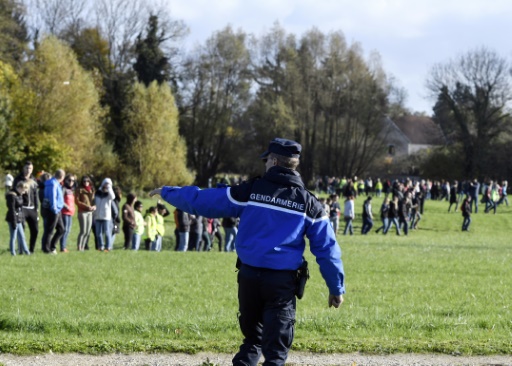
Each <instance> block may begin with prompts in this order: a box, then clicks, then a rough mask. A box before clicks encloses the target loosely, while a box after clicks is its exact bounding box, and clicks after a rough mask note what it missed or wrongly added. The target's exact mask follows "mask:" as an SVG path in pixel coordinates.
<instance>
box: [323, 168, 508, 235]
mask: <svg viewBox="0 0 512 366" xmlns="http://www.w3.org/2000/svg"><path fill="white" fill-rule="evenodd" d="M507 187H508V182H507V181H506V180H503V181H502V183H501V185H500V184H498V183H497V182H496V181H493V180H486V181H485V182H484V183H482V184H480V182H479V181H478V180H477V179H474V180H464V181H462V182H458V181H456V180H455V181H453V182H451V184H450V182H449V181H444V180H443V181H431V180H418V181H414V180H411V179H409V178H407V179H404V180H402V181H401V180H398V179H397V180H394V181H393V182H391V181H390V180H383V181H381V179H379V178H378V179H377V180H376V182H374V181H373V180H372V178H370V177H369V178H366V179H357V177H355V178H354V179H346V178H342V179H339V178H334V177H331V178H330V177H325V178H324V179H321V178H319V179H318V180H317V183H316V191H317V193H319V194H320V193H327V195H328V197H327V198H321V202H322V203H323V204H324V207H325V210H326V211H327V212H328V213H329V217H330V221H331V224H332V226H333V229H334V231H335V232H336V233H337V232H338V227H339V221H340V218H341V217H343V219H344V221H345V228H344V230H343V234H344V235H347V234H350V235H353V234H354V226H353V221H354V219H355V218H356V209H355V203H354V202H355V198H356V197H358V196H366V199H365V200H364V202H363V206H362V210H361V218H362V223H361V234H363V235H365V234H368V233H369V232H370V231H371V229H372V228H373V226H374V224H375V223H374V214H373V210H372V197H383V202H382V205H381V206H380V210H379V214H380V219H381V221H382V224H381V226H379V227H378V228H377V229H376V233H379V232H381V231H382V233H383V234H387V233H388V231H389V230H390V229H391V228H393V227H394V229H395V232H396V234H397V235H401V234H402V233H403V234H405V235H408V233H409V231H410V230H415V229H418V223H419V221H420V220H421V218H422V215H423V214H424V204H425V200H446V201H448V202H449V205H448V212H451V210H452V207H453V208H454V211H457V210H458V209H459V208H460V211H461V213H462V216H463V223H462V231H469V226H470V224H471V214H472V213H473V212H474V213H478V204H479V202H480V203H482V204H485V209H484V212H485V213H489V212H491V211H493V212H494V213H496V210H497V207H498V206H499V205H500V204H503V203H504V204H506V205H507V206H508V205H509V203H508V196H507ZM480 195H481V199H480ZM340 196H341V197H343V198H344V200H345V201H344V207H343V209H342V208H341V206H340V204H339V199H340Z"/></svg>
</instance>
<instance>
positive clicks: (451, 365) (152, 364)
mask: <svg viewBox="0 0 512 366" xmlns="http://www.w3.org/2000/svg"><path fill="white" fill-rule="evenodd" d="M232 357H233V355H228V354H214V353H198V354H196V355H187V354H180V353H173V354H130V355H123V354H112V355H102V356H89V355H79V354H44V355H37V356H14V355H10V354H0V365H1V364H3V365H5V366H19V365H30V366H47V365H48V366H49V365H51V366H64V365H65V366H69V365H80V366H93V365H94V366H111V365H124V366H202V365H203V364H204V365H208V366H210V365H212V366H213V365H216V366H217V365H219V366H225V365H226V366H227V365H231V358H232ZM207 360H209V363H207ZM287 365H289V366H296V365H297V366H298V365H311V366H335V365H336V366H512V356H474V357H462V356H448V355H431V354H427V355H419V354H397V355H385V356H375V355H361V354H358V353H351V354H312V353H304V352H292V353H290V355H289V357H288V362H287Z"/></svg>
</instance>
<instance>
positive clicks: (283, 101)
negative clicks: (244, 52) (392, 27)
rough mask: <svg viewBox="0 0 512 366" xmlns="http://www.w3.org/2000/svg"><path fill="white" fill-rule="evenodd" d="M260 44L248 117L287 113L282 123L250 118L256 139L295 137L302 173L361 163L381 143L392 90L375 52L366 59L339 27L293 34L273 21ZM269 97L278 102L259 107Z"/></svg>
mask: <svg viewBox="0 0 512 366" xmlns="http://www.w3.org/2000/svg"><path fill="white" fill-rule="evenodd" d="M259 44H260V48H259V54H257V55H256V57H254V58H253V65H255V69H254V74H255V79H256V80H257V82H258V85H259V89H258V94H257V95H256V99H255V102H254V103H255V106H256V107H255V108H252V107H251V108H250V111H251V113H253V117H249V118H248V119H249V120H256V119H258V120H259V121H264V122H263V123H268V122H269V120H274V119H275V118H277V120H278V121H279V120H286V121H287V122H286V124H287V127H288V129H283V128H282V127H283V126H282V125H277V124H276V123H268V125H267V128H266V129H265V127H264V126H262V128H259V127H258V125H257V124H256V122H255V123H254V125H253V127H254V126H256V128H254V129H253V130H252V131H254V133H255V134H256V137H255V139H256V141H258V142H260V141H261V138H260V136H265V139H267V141H268V135H269V134H272V135H274V136H277V135H281V134H284V135H281V136H283V137H288V138H294V139H296V140H297V141H299V142H300V143H301V144H302V145H303V147H304V153H303V157H302V159H301V166H300V170H301V174H302V175H303V177H304V179H305V181H311V180H312V179H313V178H314V177H315V176H316V175H318V174H321V175H326V174H329V175H332V174H334V175H347V176H349V175H353V174H360V173H362V172H364V171H365V170H367V169H368V168H369V166H370V165H371V163H372V162H373V161H374V160H375V159H376V157H377V156H378V155H379V153H380V152H381V150H382V148H383V139H382V131H383V128H384V124H383V123H382V120H383V117H384V115H385V113H386V111H387V97H388V93H389V90H390V88H389V83H388V80H387V78H386V76H385V74H384V72H383V70H382V68H381V67H380V63H379V62H378V57H374V58H373V59H371V60H370V62H368V61H366V60H364V58H363V57H362V51H361V50H360V47H359V46H358V45H357V44H356V45H353V46H350V47H349V46H347V44H346V42H345V39H344V37H343V35H342V34H341V33H339V32H337V33H331V34H329V35H325V34H323V33H322V32H320V31H319V30H317V29H314V28H313V29H312V30H311V31H309V32H307V33H306V34H304V36H303V37H302V38H301V39H300V40H299V41H296V39H295V37H294V36H293V35H289V36H287V35H286V33H285V32H284V31H283V30H282V29H281V28H280V27H279V26H278V25H276V26H275V27H274V29H272V30H271V31H270V32H269V34H267V35H266V36H264V37H263V39H262V40H261V41H260V43H259ZM272 102H278V103H280V104H276V106H278V105H280V107H279V108H259V106H268V105H269V104H270V103H272ZM275 111H279V112H280V114H279V115H276V114H275ZM291 121H293V123H292V122H291ZM267 143H268V142H267ZM260 148H262V147H260Z"/></svg>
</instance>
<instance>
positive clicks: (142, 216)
mask: <svg viewBox="0 0 512 366" xmlns="http://www.w3.org/2000/svg"><path fill="white" fill-rule="evenodd" d="M33 170H34V167H33V164H32V163H31V162H30V161H27V162H26V163H25V165H24V166H23V169H22V171H21V172H20V173H19V174H18V175H17V176H16V177H13V176H12V175H10V174H8V175H7V176H6V178H5V188H6V203H7V208H8V210H7V216H6V221H7V222H8V225H9V233H10V239H9V250H10V252H11V254H12V255H16V252H17V253H18V254H30V253H34V251H35V249H36V241H37V238H38V234H39V219H40V217H41V218H42V222H43V224H42V226H43V234H42V237H41V250H42V251H43V252H44V253H49V254H56V253H57V249H59V250H60V251H61V252H68V251H69V249H68V241H69V233H70V232H71V228H72V224H73V218H74V217H75V215H76V217H77V218H78V224H79V234H78V238H77V243H76V248H77V250H78V251H85V250H89V241H90V240H89V239H90V237H91V236H92V237H93V238H94V249H96V250H100V251H106V252H108V251H111V250H112V249H113V243H114V240H115V238H116V235H117V234H119V233H121V231H122V233H123V235H124V242H123V249H126V250H130V249H131V250H139V249H140V248H141V243H142V244H143V248H144V249H147V250H152V251H161V250H162V242H163V236H164V234H165V225H164V217H165V216H168V215H169V214H170V212H169V211H168V210H167V208H166V207H165V206H164V205H163V204H161V203H160V202H158V204H157V205H155V206H152V207H149V208H148V209H147V210H145V211H144V208H143V204H142V202H141V201H139V200H137V196H136V195H135V194H134V193H129V194H128V195H127V197H126V201H125V202H124V204H123V205H122V206H121V200H122V192H121V190H120V189H119V187H113V185H112V180H111V179H109V178H105V179H103V181H102V182H101V184H100V186H99V187H98V188H97V189H96V188H95V185H94V183H93V180H92V177H91V176H88V175H84V176H83V177H81V179H80V180H79V181H77V178H76V176H75V175H73V174H66V173H65V172H64V171H63V170H61V169H59V170H57V171H56V172H55V174H54V175H53V176H51V175H50V174H49V173H46V172H40V173H38V174H37V177H34V176H33ZM507 188H508V182H507V181H506V180H504V181H502V182H501V184H498V182H496V181H493V180H487V181H485V182H483V183H482V184H481V183H480V182H479V181H478V180H477V179H474V180H464V181H461V182H458V181H452V182H449V181H431V180H418V181H414V180H411V179H405V180H403V181H401V180H395V181H390V180H388V179H383V180H381V179H379V178H377V179H376V181H373V180H372V178H370V177H368V178H366V179H358V178H357V177H354V178H353V179H346V178H341V179H340V178H329V177H325V178H324V179H318V180H317V184H316V191H317V194H318V195H323V194H324V193H326V194H327V198H320V201H321V203H322V204H323V205H324V207H325V211H326V212H327V213H328V215H329V220H330V222H331V225H332V227H333V229H334V232H335V233H337V232H338V229H339V227H340V221H341V220H343V222H344V228H343V235H353V234H354V220H355V219H356V208H355V199H356V198H357V197H358V196H365V197H366V198H365V200H364V202H363V206H362V210H361V211H360V212H361V219H362V222H361V234H363V235H366V234H368V233H370V232H371V230H372V229H373V227H374V226H375V225H376V224H375V216H377V215H375V214H374V212H373V211H374V210H373V208H372V198H373V197H382V198H383V202H382V204H381V205H380V209H379V211H378V216H380V221H381V224H380V225H379V227H378V228H377V229H376V230H375V232H377V233H380V232H382V233H383V234H387V233H388V232H389V230H391V229H393V228H394V231H395V233H396V234H397V235H402V234H405V235H408V234H409V231H410V230H415V229H418V227H419V226H418V224H419V222H420V221H421V218H422V215H423V214H424V203H425V200H446V201H447V202H448V203H449V205H448V212H451V211H452V209H453V210H454V211H457V210H458V209H460V211H461V212H462V216H463V224H462V230H463V231H469V227H470V224H471V214H472V213H478V209H479V203H480V204H484V205H485V207H484V212H485V213H489V212H493V213H496V211H497V208H498V206H499V205H500V204H506V205H507V206H508V205H509V202H508V196H507ZM480 196H481V199H480ZM340 197H342V199H343V200H344V203H343V207H342V205H341V204H340ZM238 221H239V220H238V219H237V218H235V217H225V218H221V219H218V218H207V217H202V216H196V215H191V214H189V213H186V212H183V211H181V210H179V209H176V210H175V211H174V222H175V227H176V229H175V232H174V234H175V243H176V244H175V247H174V249H175V250H176V251H210V250H212V249H213V248H214V241H215V240H216V241H217V243H218V250H219V251H226V252H232V251H235V238H236V235H237V230H238V229H237V228H238ZM26 227H28V232H29V238H28V240H27V239H26V236H25V232H24V229H25V228H26ZM16 242H17V243H18V250H17V251H16V250H15V244H16Z"/></svg>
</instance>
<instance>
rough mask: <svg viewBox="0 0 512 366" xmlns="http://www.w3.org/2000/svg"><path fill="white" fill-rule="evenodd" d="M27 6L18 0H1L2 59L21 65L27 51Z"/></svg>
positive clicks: (0, 36)
mask: <svg viewBox="0 0 512 366" xmlns="http://www.w3.org/2000/svg"><path fill="white" fill-rule="evenodd" d="M28 40H29V38H28V31H27V26H26V23H25V8H24V7H23V5H22V3H21V2H20V1H17V0H0V61H4V62H7V63H9V64H11V65H13V66H16V67H19V66H20V65H21V62H22V61H23V58H24V55H25V53H26V51H27V43H28Z"/></svg>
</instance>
